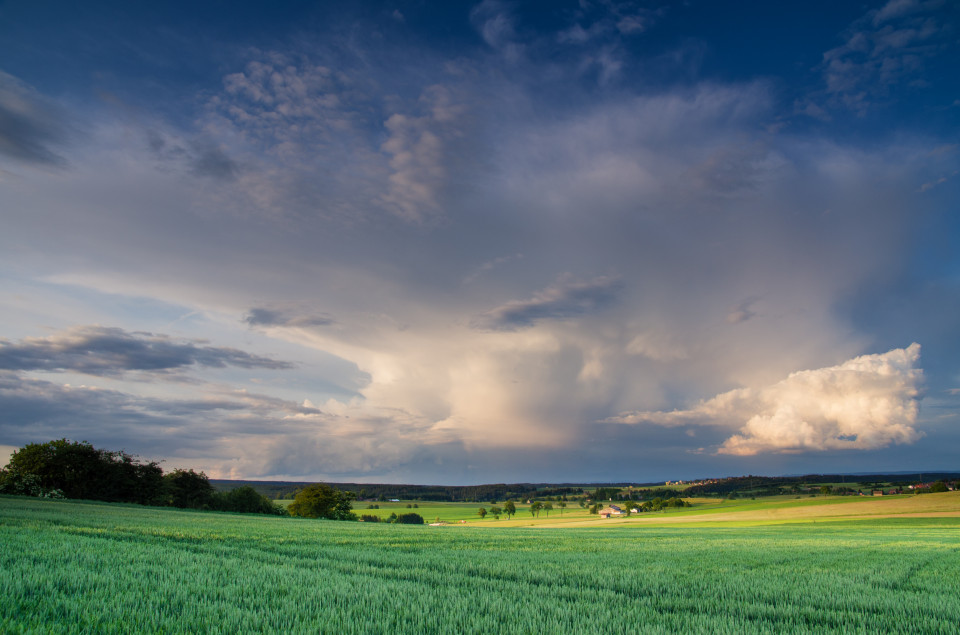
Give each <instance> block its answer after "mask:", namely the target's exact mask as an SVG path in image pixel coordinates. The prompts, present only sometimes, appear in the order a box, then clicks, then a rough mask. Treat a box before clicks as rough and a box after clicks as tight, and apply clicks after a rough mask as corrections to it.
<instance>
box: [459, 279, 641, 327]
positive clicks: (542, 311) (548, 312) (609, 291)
mask: <svg viewBox="0 0 960 635" xmlns="http://www.w3.org/2000/svg"><path fill="white" fill-rule="evenodd" d="M622 287H623V283H622V282H621V280H620V279H619V278H616V277H611V276H599V277H597V278H594V279H593V280H589V281H587V282H578V281H576V280H574V279H573V278H571V277H570V276H562V277H561V278H560V280H558V281H557V283H555V284H553V285H551V286H549V287H547V288H546V289H543V290H542V291H538V292H537V293H535V294H534V295H533V297H532V298H530V299H528V300H514V301H512V302H507V303H506V304H503V305H501V306H498V307H496V308H495V309H491V310H489V311H487V312H486V313H483V314H481V315H479V316H477V317H476V318H474V320H473V322H472V326H473V327H474V328H478V329H485V330H491V331H515V330H518V329H524V328H529V327H531V326H533V325H534V324H535V323H536V322H538V321H540V320H562V319H566V318H572V317H576V316H578V315H583V314H586V313H592V312H594V311H598V310H600V309H602V308H604V307H607V306H609V305H610V304H612V303H613V302H614V301H615V300H616V299H617V295H618V294H619V292H620V290H621V289H622Z"/></svg>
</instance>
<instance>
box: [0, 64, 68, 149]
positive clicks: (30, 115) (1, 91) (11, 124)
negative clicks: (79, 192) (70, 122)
mask: <svg viewBox="0 0 960 635" xmlns="http://www.w3.org/2000/svg"><path fill="white" fill-rule="evenodd" d="M66 136H67V131H66V126H65V125H64V123H63V115H62V114H61V113H58V112H57V111H56V110H55V109H54V107H52V106H50V105H48V104H46V103H45V102H44V101H43V99H42V98H41V97H40V96H39V95H37V94H36V93H35V92H34V91H33V90H32V89H30V88H29V87H27V86H26V85H24V84H23V83H22V82H21V81H19V80H18V79H16V78H15V77H12V76H10V75H7V74H6V73H4V72H2V71H0V154H4V155H6V156H8V157H11V158H13V159H17V160H20V161H26V162H28V163H40V164H46V165H63V164H65V163H66V160H65V159H64V158H63V157H62V156H60V155H59V154H57V153H56V152H54V151H53V150H52V147H55V146H57V145H59V144H62V143H63V142H64V141H65V139H66Z"/></svg>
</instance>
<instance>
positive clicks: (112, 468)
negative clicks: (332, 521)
mask: <svg viewBox="0 0 960 635" xmlns="http://www.w3.org/2000/svg"><path fill="white" fill-rule="evenodd" d="M0 494H17V495H24V496H39V497H45V498H73V499H85V500H99V501H107V502H114V503H137V504H139V505H158V506H168V507H179V508H184V509H211V510H220V511H231V512H242V513H256V514H284V513H286V512H285V511H284V510H283V509H282V508H281V507H279V506H277V505H276V504H274V502H273V501H272V500H270V499H269V498H267V497H265V496H262V495H261V494H259V493H258V492H257V491H256V490H255V489H253V488H252V487H250V486H243V487H238V488H235V489H233V490H231V491H228V492H218V491H217V490H216V489H215V488H214V487H213V485H211V484H210V480H209V479H208V478H207V476H206V474H204V473H203V472H194V471H193V470H179V469H178V470H173V471H172V472H169V473H166V474H165V473H164V472H163V470H162V469H161V467H160V465H159V464H158V463H157V462H155V461H151V462H142V461H138V460H137V459H136V457H134V456H131V455H129V454H127V453H126V452H122V451H111V450H103V449H99V448H95V447H93V446H92V445H90V444H89V443H87V442H86V441H80V442H77V441H69V440H67V439H59V440H56V441H48V442H46V443H30V444H27V445H25V446H24V447H22V448H20V449H19V450H17V451H16V452H14V453H13V456H11V457H10V462H9V463H8V464H7V466H6V467H5V468H3V469H2V470H0Z"/></svg>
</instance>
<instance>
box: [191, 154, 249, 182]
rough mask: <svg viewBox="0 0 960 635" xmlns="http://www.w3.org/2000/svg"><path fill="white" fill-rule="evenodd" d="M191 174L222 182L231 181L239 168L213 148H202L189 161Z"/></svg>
mask: <svg viewBox="0 0 960 635" xmlns="http://www.w3.org/2000/svg"><path fill="white" fill-rule="evenodd" d="M191 166H192V169H193V174H194V175H195V176H204V177H209V178H212V179H218V180H222V181H232V180H233V179H235V178H236V177H237V173H238V172H239V171H240V167H239V166H238V165H237V164H236V162H235V161H234V160H233V159H231V158H230V157H228V156H227V155H226V153H225V152H224V151H223V150H222V149H220V148H218V147H215V146H210V147H204V148H202V149H200V150H199V152H198V154H197V155H196V156H195V157H194V158H193V160H192V161H191Z"/></svg>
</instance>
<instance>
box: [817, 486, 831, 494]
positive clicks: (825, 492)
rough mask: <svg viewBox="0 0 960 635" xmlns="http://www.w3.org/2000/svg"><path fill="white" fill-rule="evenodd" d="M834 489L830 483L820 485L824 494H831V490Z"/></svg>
mask: <svg viewBox="0 0 960 635" xmlns="http://www.w3.org/2000/svg"><path fill="white" fill-rule="evenodd" d="M832 491H833V488H832V487H830V486H829V485H821V486H820V493H821V494H823V495H824V496H827V495H828V494H830V492H832Z"/></svg>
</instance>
